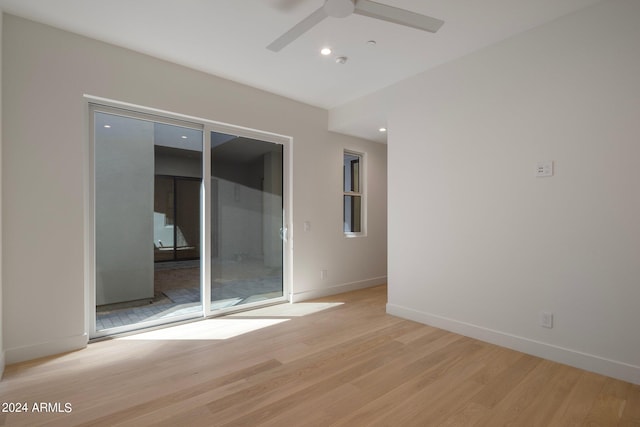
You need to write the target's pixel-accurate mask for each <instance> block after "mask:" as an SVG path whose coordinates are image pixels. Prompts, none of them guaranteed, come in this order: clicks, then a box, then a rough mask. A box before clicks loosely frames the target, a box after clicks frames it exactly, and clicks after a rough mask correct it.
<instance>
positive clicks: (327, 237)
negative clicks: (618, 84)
mask: <svg viewBox="0 0 640 427" xmlns="http://www.w3.org/2000/svg"><path fill="white" fill-rule="evenodd" d="M4 31H5V37H4V40H3V55H4V58H3V63H4V70H3V75H2V79H3V87H4V91H3V94H2V95H3V103H4V125H5V126H4V128H3V132H4V141H3V143H4V146H3V149H4V153H3V162H4V163H3V174H4V176H3V178H4V179H3V184H4V194H3V209H4V211H3V221H4V225H5V235H4V239H3V243H4V247H5V249H6V248H7V247H11V251H10V252H7V251H6V250H5V252H4V254H3V257H4V260H3V261H4V266H3V274H4V283H3V286H4V289H3V290H4V301H5V307H4V308H5V310H4V313H3V323H4V326H5V336H4V338H5V350H6V355H7V361H9V362H15V361H18V360H24V359H29V358H33V357H38V356H42V355H45V354H51V353H55V352H59V351H66V350H70V349H72V348H79V347H82V346H83V345H85V344H86V340H87V336H86V333H87V328H88V325H87V323H86V315H85V306H87V304H88V303H87V302H86V301H85V292H86V290H87V288H86V284H87V283H89V282H90V280H91V277H89V275H88V272H87V270H86V269H85V265H86V264H85V261H86V260H87V252H86V249H85V247H84V245H85V236H86V235H87V233H89V231H90V230H88V229H87V227H86V226H85V224H86V221H87V215H88V212H87V206H88V201H89V194H90V193H89V189H88V187H87V186H86V184H85V182H86V181H87V179H88V176H89V175H88V174H89V164H88V159H89V154H88V147H89V144H88V135H87V128H86V126H87V123H88V114H87V106H86V102H85V100H84V99H83V95H84V94H90V95H94V96H100V97H105V98H110V99H115V100H119V101H123V102H129V103H133V104H138V105H144V106H147V107H152V108H157V109H161V110H165V111H173V112H178V113H181V114H186V115H190V116H194V117H202V118H206V119H211V120H216V121H219V122H223V123H230V124H233V125H238V126H244V127H248V128H252V129H259V130H263V131H267V132H272V133H276V134H280V135H288V136H291V137H292V138H293V147H292V153H293V154H292V158H291V159H290V163H287V166H288V167H290V168H291V170H292V176H291V177H292V182H293V184H292V187H293V195H292V199H293V202H292V208H293V209H292V210H293V213H294V217H293V218H292V223H291V229H292V237H293V239H294V242H295V244H294V249H293V252H292V254H291V255H292V257H293V259H294V264H293V267H292V271H291V275H292V277H293V280H292V286H293V288H292V289H291V294H292V295H291V297H292V298H293V299H304V298H309V297H314V296H320V295H326V294H329V293H335V292H340V291H344V290H349V289H355V288H358V287H363V286H370V285H374V284H379V283H385V282H386V146H384V145H381V144H376V143H373V142H371V141H366V140H362V139H357V138H352V137H347V136H343V135H339V134H335V133H331V132H329V131H328V130H327V116H328V113H327V111H326V110H322V109H319V108H314V107H311V106H308V105H304V104H301V103H298V102H294V101H291V100H289V99H286V98H283V97H279V96H275V95H273V94H269V93H266V92H263V91H260V90H257V89H254V88H250V87H247V86H243V85H240V84H237V83H233V82H230V81H228V80H223V79H220V78H216V77H213V76H211V75H207V74H204V73H201V72H197V71H194V70H190V69H187V68H184V67H181V66H178V65H175V64H171V63H168V62H164V61H161V60H158V59H154V58H151V57H148V56H145V55H142V54H139V53H135V52H132V51H129V50H126V49H122V48H118V47H114V46H112V45H108V44H105V43H101V42H98V41H95V40H91V39H88V38H85V37H81V36H78V35H74V34H71V33H68V32H65V31H61V30H57V29H54V28H51V27H48V26H44V25H40V24H37V23H34V22H31V21H27V20H24V19H21V18H17V17H15V16H11V15H5V22H4ZM345 148H348V149H351V150H354V151H359V152H366V153H367V154H368V159H369V160H370V164H369V177H368V180H369V181H368V188H369V189H370V192H369V198H368V201H369V210H368V212H369V217H368V219H369V232H368V235H367V237H364V238H358V239H345V238H344V235H343V233H342V214H341V212H342V208H341V206H342V197H341V180H342V174H341V168H342V166H341V162H342V152H343V150H344V149H345ZM45 184H46V185H45ZM304 221H309V222H311V224H312V228H311V230H310V231H307V232H305V231H303V222H304ZM60 242H64V245H61V244H60ZM34 263H36V264H37V268H34ZM323 269H326V270H327V271H328V274H327V277H326V279H321V277H320V270H323ZM89 306H90V304H89Z"/></svg>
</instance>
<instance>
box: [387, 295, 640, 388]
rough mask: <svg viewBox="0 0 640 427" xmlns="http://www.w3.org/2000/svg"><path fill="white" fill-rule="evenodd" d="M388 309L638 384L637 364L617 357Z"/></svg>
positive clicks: (391, 306) (397, 308) (389, 307)
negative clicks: (628, 362)
mask: <svg viewBox="0 0 640 427" xmlns="http://www.w3.org/2000/svg"><path fill="white" fill-rule="evenodd" d="M387 313H388V314H391V315H393V316H398V317H402V318H404V319H409V320H413V321H415V322H419V323H424V324H426V325H429V326H433V327H436V328H440V329H445V330H447V331H451V332H455V333H457V334H460V335H464V336H467V337H471V338H475V339H478V340H480V341H485V342H489V343H491V344H496V345H499V346H501V347H507V348H510V349H512V350H517V351H521V352H523V353H527V354H531V355H534V356H538V357H541V358H543V359H548V360H552V361H554V362H558V363H563V364H565V365H570V366H574V367H576V368H580V369H584V370H586V371H591V372H595V373H597V374H601V375H606V376H609V377H612V378H616V379H619V380H622V381H628V382H630V383H634V384H640V366H635V365H630V364H627V363H624V362H619V361H616V360H611V359H606V358H603V357H600V356H596V355H593V354H588V353H583V352H580V351H576V350H571V349H569V348H564V347H560V346H556V345H552V344H548V343H544V342H540V341H536V340H532V339H529V338H524V337H520V336H517V335H512V334H508V333H505V332H500V331H496V330H493V329H488V328H484V327H482V326H478V325H473V324H470V323H466V322H460V321H458V320H454V319H449V318H446V317H442V316H438V315H435V314H431V313H426V312H422V311H418V310H414V309H412V308H407V307H403V306H399V305H395V304H387Z"/></svg>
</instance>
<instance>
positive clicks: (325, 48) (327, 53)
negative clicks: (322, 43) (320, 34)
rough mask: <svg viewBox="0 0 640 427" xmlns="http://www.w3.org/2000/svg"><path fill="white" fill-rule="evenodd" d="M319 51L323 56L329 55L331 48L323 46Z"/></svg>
mask: <svg viewBox="0 0 640 427" xmlns="http://www.w3.org/2000/svg"><path fill="white" fill-rule="evenodd" d="M320 53H321V54H322V55H324V56H327V55H331V48H328V47H323V48H322V49H321V50H320Z"/></svg>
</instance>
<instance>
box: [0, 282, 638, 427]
mask: <svg viewBox="0 0 640 427" xmlns="http://www.w3.org/2000/svg"><path fill="white" fill-rule="evenodd" d="M312 303H313V304H312V305H308V306H307V307H308V309H307V308H305V306H304V305H302V304H305V303H300V304H301V305H300V306H298V307H292V306H282V307H281V310H278V308H277V307H275V308H272V309H269V310H265V311H262V312H260V311H254V312H246V313H240V314H236V315H233V316H228V317H226V318H221V319H219V320H218V319H210V320H208V321H207V322H209V323H198V326H197V328H194V329H193V333H192V332H190V329H189V327H184V326H182V327H184V329H181V331H183V332H184V334H186V336H184V337H181V338H182V339H177V338H175V336H174V338H166V339H162V338H157V337H156V338H154V339H147V338H145V335H139V336H132V337H127V338H118V339H113V340H106V341H102V342H96V343H92V344H90V345H89V346H88V348H86V349H84V350H81V351H76V352H71V353H67V354H62V355H58V356H54V357H47V358H42V359H38V360H34V361H29V362H25V363H20V364H16V365H11V366H7V367H6V369H5V374H4V378H3V380H2V381H1V382H0V401H2V402H28V403H29V404H30V405H32V404H34V403H37V402H45V403H46V402H50V403H55V402H59V403H62V404H64V403H65V402H69V403H71V404H72V411H71V412H70V413H64V412H53V413H51V412H49V413H33V412H30V413H22V414H19V413H0V425H1V426H28V427H36V426H48V427H55V426H61V427H62V426H64V427H69V426H120V427H129V426H135V427H145V426H176V425H180V426H186V425H188V426H220V427H221V426H272V427H275V426H278V427H281V426H286V427H297V426H304V427H309V426H311V427H313V426H318V427H325V426H349V427H352V426H356V427H358V426H386V425H389V426H394V427H395V426H399V425H401V426H403V427H405V426H420V427H422V426H448V427H452V426H464V427H467V426H474V425H478V426H481V425H485V426H489V425H490V426H494V425H509V424H511V425H518V426H521V425H522V426H524V425H540V426H545V427H547V426H558V427H559V426H562V427H566V426H583V425H584V426H587V425H599V426H620V427H629V426H636V427H638V426H639V425H640V386H637V385H631V384H630V383H626V382H623V381H617V380H614V379H611V378H607V377H603V376H600V375H596V374H593V373H589V372H585V371H581V370H578V369H575V368H571V367H568V366H564V365H560V364H557V363H553V362H550V361H546V360H542V359H539V358H537V357H534V356H529V355H525V354H522V353H519V352H516V351H513V350H509V349H505V348H501V347H498V346H495V345H491V344H487V343H483V342H480V341H477V340H474V339H471V338H468V337H463V336H460V335H456V334H453V333H451V332H447V331H443V330H440V329H437V328H433V327H430V326H426V325H422V324H419V323H416V322H411V321H408V320H403V319H400V318H397V317H394V316H390V315H387V314H386V313H385V304H386V287H384V286H379V287H374V288H369V289H363V290H359V291H353V292H348V293H345V294H341V295H334V296H328V297H323V298H319V299H317V300H314V301H313V302H312ZM305 310H307V311H305ZM265 313H268V315H267V314H265ZM287 313H288V314H291V315H290V316H287ZM305 313H306V314H305ZM293 314H295V316H294V315H293ZM229 322H231V323H229ZM234 322H235V323H234ZM247 322H248V323H254V322H255V323H256V324H258V325H261V326H259V327H256V328H255V329H254V330H244V329H243V328H244V325H246V324H248V323H247ZM265 322H266V323H265ZM266 324H269V326H265V325H266ZM194 325H195V324H194ZM203 326H206V328H205V330H203ZM209 328H210V329H209ZM226 328H230V329H229V330H227V329H226ZM230 330H233V331H236V330H237V331H241V330H242V331H244V333H240V334H237V335H236V334H230V333H229V332H230ZM214 332H215V333H214ZM217 332H223V333H222V334H217ZM209 333H210V334H209ZM207 334H209V335H207ZM160 335H161V334H160Z"/></svg>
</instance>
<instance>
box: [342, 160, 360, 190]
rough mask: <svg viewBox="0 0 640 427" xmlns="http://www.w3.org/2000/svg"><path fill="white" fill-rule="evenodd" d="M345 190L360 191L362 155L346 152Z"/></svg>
mask: <svg viewBox="0 0 640 427" xmlns="http://www.w3.org/2000/svg"><path fill="white" fill-rule="evenodd" d="M344 192H345V193H359V192H360V156H358V155H356V154H349V153H345V154H344Z"/></svg>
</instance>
